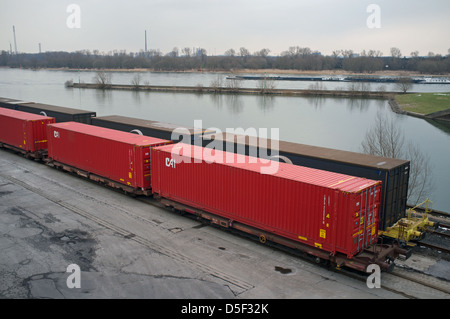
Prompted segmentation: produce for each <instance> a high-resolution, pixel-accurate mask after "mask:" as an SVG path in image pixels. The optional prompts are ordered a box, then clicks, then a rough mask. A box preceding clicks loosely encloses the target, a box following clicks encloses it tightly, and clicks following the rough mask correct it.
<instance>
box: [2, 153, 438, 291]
mask: <svg viewBox="0 0 450 319" xmlns="http://www.w3.org/2000/svg"><path fill="white" fill-rule="evenodd" d="M0 251H1V254H0V298H7V299H17V298H57V299H59V298H68V299H71V298H77V299H78V298H79V299H81V298H83V299H84V298H88V299H93V298H107V299H110V298H125V299H129V298H146V299H160V298H163V299H305V298H321V299H324V298H326V299H328V298H344V299H345V298H386V299H392V298H404V295H402V294H398V293H396V292H395V291H392V290H389V289H383V288H381V289H369V288H368V287H367V285H366V283H365V282H362V281H359V280H356V279H353V278H351V277H348V276H346V275H345V274H341V273H339V272H334V271H330V270H329V269H325V268H322V267H319V266H317V265H315V264H312V263H310V262H308V261H305V260H303V259H300V258H298V257H295V256H292V255H290V254H287V253H285V252H282V251H280V250H278V249H275V248H271V247H267V246H265V245H262V244H259V243H257V242H255V241H251V240H249V239H246V238H243V237H241V236H238V235H235V234H232V233H229V232H227V231H223V230H220V229H217V228H214V227H211V226H205V225H203V224H201V223H199V222H198V221H195V220H193V219H190V218H187V217H185V216H181V215H178V214H176V213H173V212H171V211H170V210H168V209H166V208H161V207H159V206H158V205H157V204H154V205H153V204H148V203H145V202H142V201H140V200H138V199H136V198H133V197H130V196H127V195H124V194H121V193H119V192H117V191H114V190H111V189H108V188H106V187H103V186H101V185H97V184H95V183H93V182H90V181H86V180H84V179H82V178H80V177H76V176H74V175H71V174H68V173H65V172H61V171H58V170H56V169H54V168H51V167H48V166H45V165H43V164H41V163H38V162H35V161H32V160H27V159H24V158H22V157H20V156H18V155H15V154H13V153H11V152H9V151H5V150H0ZM73 264H75V265H77V266H78V267H79V269H80V273H79V276H78V277H72V276H73V275H76V272H75V273H72V272H67V268H68V266H69V265H73ZM73 278H75V279H74V280H72V279H73ZM69 281H70V283H72V284H73V283H76V282H78V283H79V288H77V287H75V288H70V287H69V286H70V285H71V284H70V283H69ZM427 296H428V295H427ZM442 296H443V295H442V294H441V295H439V294H437V295H435V296H433V295H431V297H437V298H441V297H442ZM444 298H445V295H444Z"/></svg>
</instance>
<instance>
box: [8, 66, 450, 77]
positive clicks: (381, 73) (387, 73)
mask: <svg viewBox="0 0 450 319" xmlns="http://www.w3.org/2000/svg"><path fill="white" fill-rule="evenodd" d="M0 69H18V70H21V69H19V68H10V67H0ZM24 70H33V71H41V70H42V71H71V72H78V71H80V72H97V71H105V72H135V73H146V72H148V73H224V74H293V75H318V76H319V75H336V76H337V75H353V76H421V77H448V76H450V73H445V74H440V75H436V74H422V73H420V72H416V71H399V70H396V71H390V70H388V71H376V72H372V73H358V72H350V71H345V70H319V71H310V70H309V71H306V70H284V69H236V70H208V69H203V70H197V69H191V70H183V71H157V70H154V69H76V68H75V69H74V68H66V67H64V68H38V69H30V68H26V69H25V68H24Z"/></svg>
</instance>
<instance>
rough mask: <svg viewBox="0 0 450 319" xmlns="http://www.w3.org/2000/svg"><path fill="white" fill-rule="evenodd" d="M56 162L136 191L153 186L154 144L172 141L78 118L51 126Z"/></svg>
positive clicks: (51, 150) (50, 151) (52, 157)
mask: <svg viewBox="0 0 450 319" xmlns="http://www.w3.org/2000/svg"><path fill="white" fill-rule="evenodd" d="M47 133H48V136H49V145H48V157H49V160H50V161H51V162H52V163H53V164H54V165H56V166H60V167H62V168H65V169H66V170H69V171H74V172H76V173H78V174H80V175H83V176H85V177H88V178H90V179H93V180H97V181H101V182H104V183H106V184H108V185H110V186H114V187H117V188H122V189H124V190H125V191H128V192H132V193H136V194H149V193H150V191H149V190H150V189H151V175H150V155H151V154H150V148H152V147H155V146H160V145H165V144H168V143H171V142H170V141H166V140H162V139H158V138H153V137H147V136H141V135H136V134H132V133H126V132H120V131H116V130H111V129H107V128H102V127H96V126H91V125H87V124H81V123H76V122H66V123H58V124H53V125H49V126H48V130H47Z"/></svg>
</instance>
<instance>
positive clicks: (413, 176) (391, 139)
mask: <svg viewBox="0 0 450 319" xmlns="http://www.w3.org/2000/svg"><path fill="white" fill-rule="evenodd" d="M361 148H362V151H363V152H364V153H367V154H371V155H376V156H382V157H389V158H398V159H405V160H409V161H410V172H409V187H408V199H407V201H408V203H409V204H411V205H416V204H418V203H420V202H422V201H424V200H425V199H426V197H427V194H428V193H429V192H430V191H431V189H432V180H431V175H430V172H431V167H430V164H429V163H430V160H429V157H428V155H427V154H426V153H424V152H422V151H421V150H420V148H419V147H418V146H417V145H416V144H414V143H413V142H412V141H406V140H405V135H404V133H403V131H401V130H400V129H399V128H398V126H397V125H396V123H395V122H394V121H393V120H392V119H389V118H388V117H387V116H383V115H382V114H381V113H378V114H377V117H376V119H375V123H374V125H373V126H372V127H371V128H370V129H369V130H368V131H367V133H366V135H365V137H364V140H363V141H362V143H361Z"/></svg>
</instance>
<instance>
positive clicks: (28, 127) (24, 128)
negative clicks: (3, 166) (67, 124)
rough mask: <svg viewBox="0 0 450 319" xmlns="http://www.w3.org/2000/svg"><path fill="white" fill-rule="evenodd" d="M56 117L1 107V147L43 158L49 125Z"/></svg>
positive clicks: (27, 155) (28, 155)
mask: <svg viewBox="0 0 450 319" xmlns="http://www.w3.org/2000/svg"><path fill="white" fill-rule="evenodd" d="M52 123H55V119H54V118H51V117H47V116H42V115H36V114H30V113H26V112H20V111H14V110H9V109H5V108H0V147H5V148H10V149H13V150H15V151H17V152H20V153H22V154H23V155H25V156H26V157H32V158H37V159H41V158H42V157H43V156H44V154H45V153H46V151H47V131H46V130H47V125H48V124H52Z"/></svg>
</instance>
